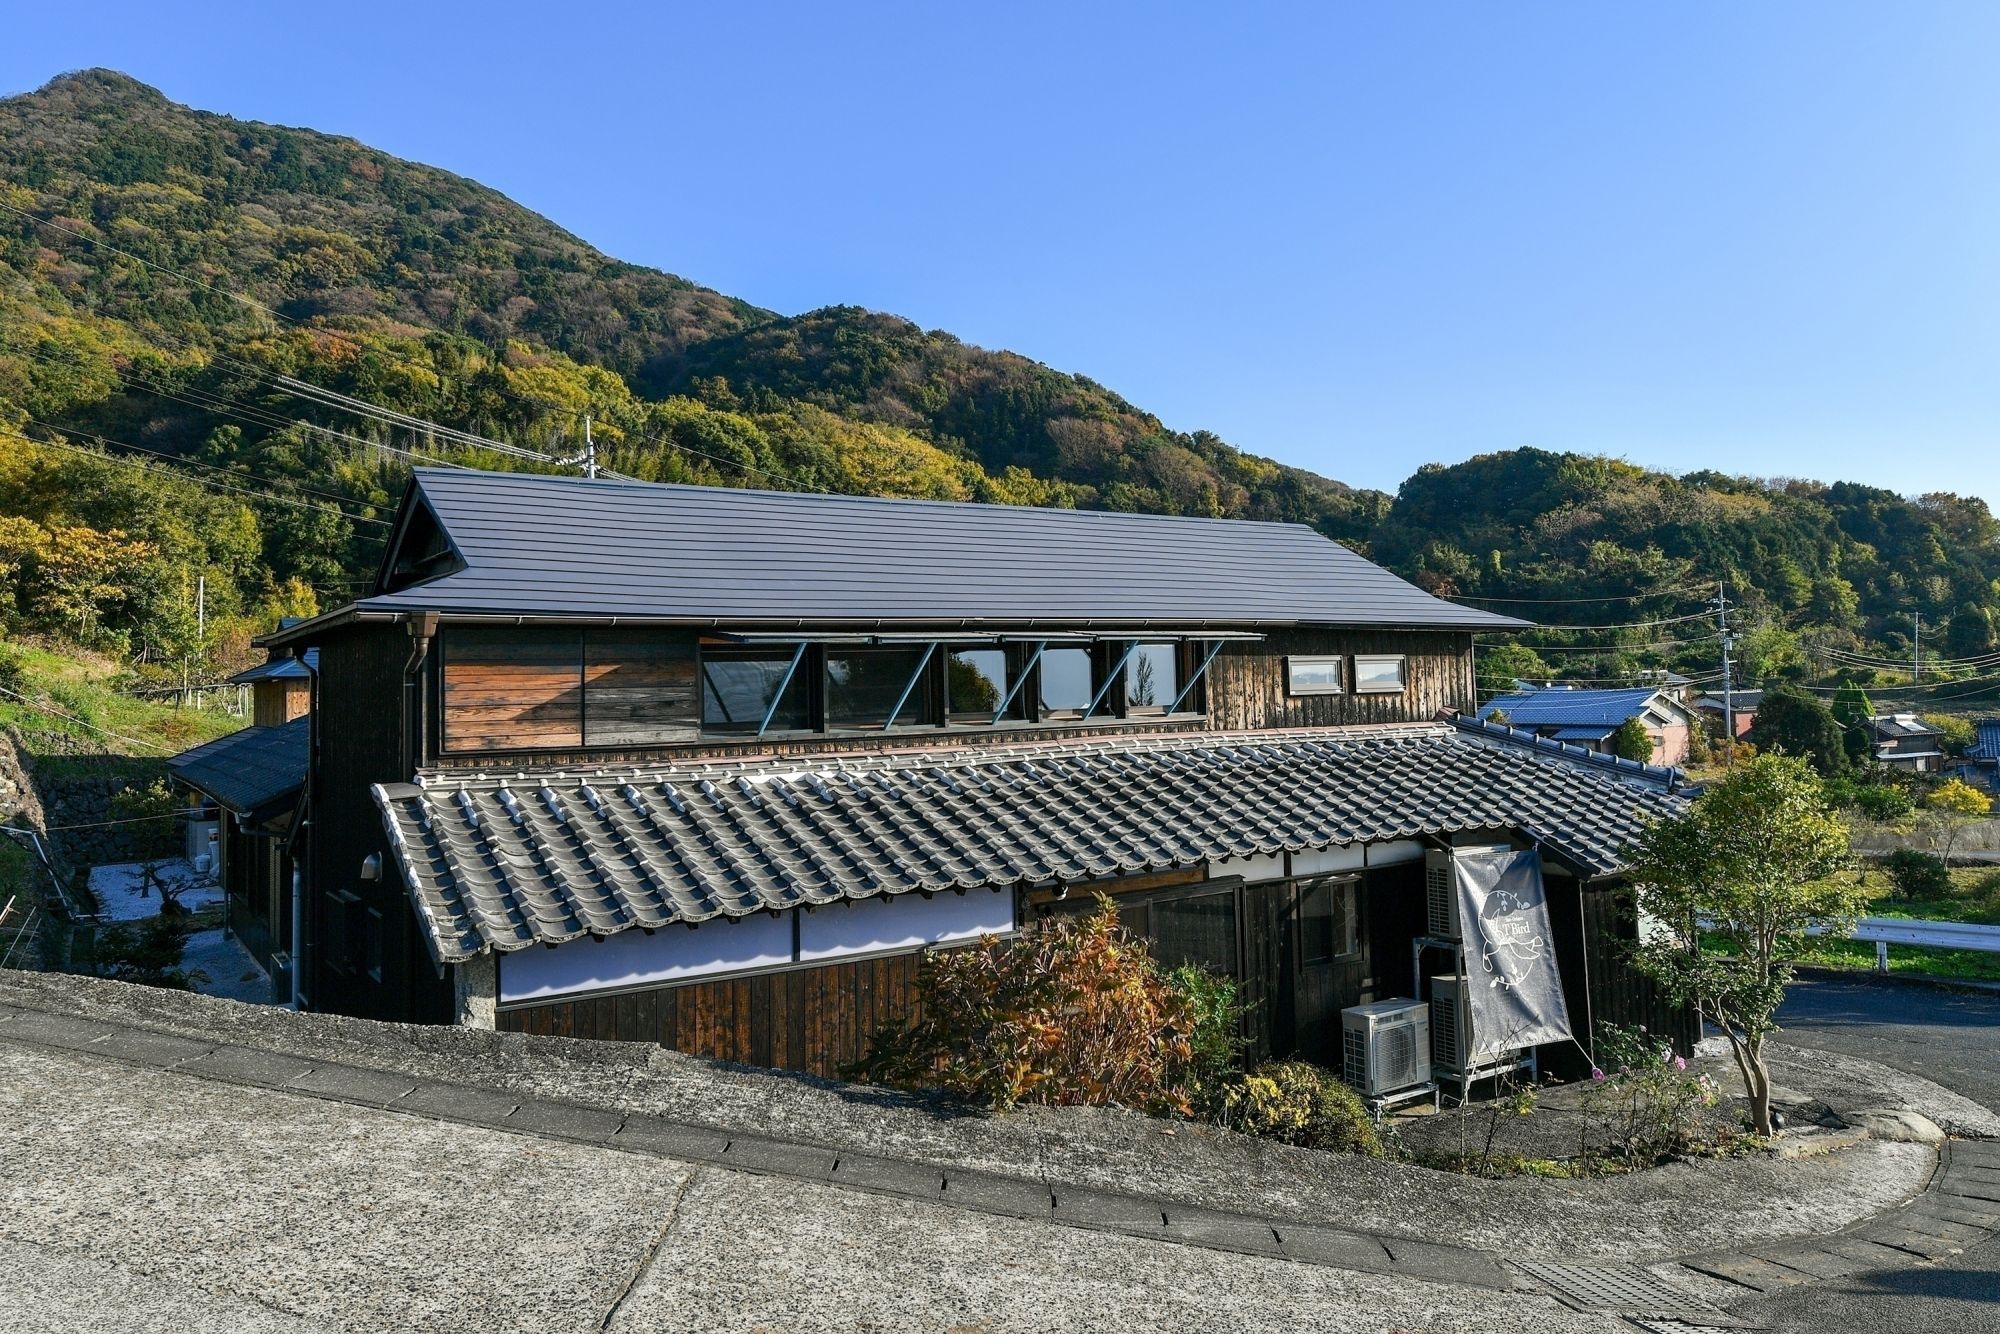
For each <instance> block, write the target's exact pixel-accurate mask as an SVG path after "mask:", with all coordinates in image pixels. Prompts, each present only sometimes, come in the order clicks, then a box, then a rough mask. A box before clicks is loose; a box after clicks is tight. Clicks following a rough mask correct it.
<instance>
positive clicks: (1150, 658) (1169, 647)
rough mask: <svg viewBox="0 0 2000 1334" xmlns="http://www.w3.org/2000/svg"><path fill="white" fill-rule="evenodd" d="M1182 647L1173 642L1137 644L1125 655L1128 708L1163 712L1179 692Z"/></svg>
mask: <svg viewBox="0 0 2000 1334" xmlns="http://www.w3.org/2000/svg"><path fill="white" fill-rule="evenodd" d="M1180 679H1181V664H1180V649H1179V647H1178V646H1176V645H1174V644H1134V645H1133V646H1132V653H1131V656H1130V657H1128V658H1126V659H1125V712H1126V714H1127V715H1129V716H1133V717H1144V716H1146V715H1147V714H1163V713H1165V712H1166V711H1167V710H1168V709H1170V708H1172V707H1173V705H1174V700H1175V699H1176V698H1178V697H1179V695H1180Z"/></svg>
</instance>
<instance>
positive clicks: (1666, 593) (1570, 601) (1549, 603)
mask: <svg viewBox="0 0 2000 1334" xmlns="http://www.w3.org/2000/svg"><path fill="white" fill-rule="evenodd" d="M1707 587H1708V585H1707V584H1687V585H1684V586H1683V587H1680V588H1662V589H1658V590H1656V591H1654V592H1651V593H1630V594H1626V595H1623V596H1608V597H1600V598H1503V597H1482V596H1478V595H1475V594H1471V593H1460V594H1458V595H1457V597H1456V600H1457V601H1459V602H1506V603H1510V604H1518V605H1521V606H1535V607H1567V606H1577V605H1580V604H1583V603H1593V602H1596V603H1606V602H1646V601H1650V600H1651V599H1653V598H1664V597H1673V596H1675V595H1676V594H1680V593H1689V592H1693V591H1696V590H1698V589H1705V588H1707Z"/></svg>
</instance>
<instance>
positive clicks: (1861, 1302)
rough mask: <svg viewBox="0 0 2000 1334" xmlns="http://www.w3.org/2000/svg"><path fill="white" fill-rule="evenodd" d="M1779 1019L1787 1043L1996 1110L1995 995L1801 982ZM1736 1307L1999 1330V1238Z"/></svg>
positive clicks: (1858, 1326)
mask: <svg viewBox="0 0 2000 1334" xmlns="http://www.w3.org/2000/svg"><path fill="white" fill-rule="evenodd" d="M1779 1021H1780V1022H1781V1023H1783V1024H1784V1026H1785V1032H1784V1034H1783V1035H1782V1036H1783V1039H1784V1040H1785V1041H1787V1042H1791V1043H1795V1044H1797V1045H1799V1046H1803V1047H1820V1048H1823V1049H1825V1050H1828V1051H1835V1052H1842V1053H1845V1054H1847V1055H1851V1056H1862V1057H1866V1058H1867V1059H1869V1060H1871V1061H1879V1062H1881V1063H1882V1064H1884V1065H1889V1066H1894V1067H1895V1068H1896V1069H1899V1070H1905V1071H1908V1072H1910V1073H1911V1074H1917V1075H1922V1076H1924V1077H1925V1078H1926V1079H1931V1080H1935V1081H1936V1082H1937V1083H1940V1084H1942V1085H1944V1086H1945V1087H1946V1088H1949V1089H1951V1090H1952V1091H1953V1092H1955V1093H1960V1094H1963V1095H1964V1096H1965V1097H1968V1098H1971V1099H1973V1100H1974V1101H1976V1102H1979V1103H1982V1104H1984V1105H1985V1106H1987V1107H1989V1108H1992V1109H1994V1110H1995V1111H2000V995H1988V994H1981V995H1961V994H1959V993H1956V992H1947V991H1938V990H1934V989H1932V988H1929V987H1923V986H1915V985H1911V984H1908V983H1897V982H1889V981H1882V982H1875V981H1865V980H1864V981H1854V982H1847V981H1839V982H1834V981H1810V982H1800V983H1798V984H1796V985H1795V986H1794V987H1793V988H1792V991H1791V993H1790V994H1789V995H1788V996H1787V997H1786V1000H1785V1008H1784V1009H1783V1010H1782V1011H1781V1012H1780V1013H1779ZM1735 1314H1737V1315H1740V1316H1743V1317H1745V1318H1748V1319H1751V1320H1755V1321H1758V1322H1760V1323H1767V1324H1769V1325H1770V1326H1772V1327H1773V1328H1774V1329H1779V1330H1785V1331H1811V1332H1812V1334H1850V1332H1851V1334H1873V1332H1874V1331H1878V1330H1879V1331H1883V1332H1884V1334H1906V1332H1907V1334H2000V1240H1994V1241H1989V1242H1986V1243H1985V1244H1984V1245H1981V1246H1976V1247H1973V1248H1972V1249H1971V1250H1969V1251H1966V1252H1965V1253H1964V1254H1962V1255H1959V1256H1956V1257H1954V1258H1952V1259H1950V1260H1947V1261H1945V1262H1944V1263H1942V1264H1936V1265H1918V1266H1916V1267H1913V1268H1910V1269H1901V1270H1895V1271H1890V1272H1884V1273H1875V1274H1856V1275H1853V1276H1851V1277H1849V1278H1846V1279H1842V1280H1839V1281H1834V1282H1825V1283H1818V1284H1814V1285H1812V1286H1810V1287H1808V1288H1805V1289H1792V1290H1790V1291H1787V1292H1784V1293H1780V1294H1776V1295H1773V1296H1770V1297H1764V1298H1759V1299H1757V1300H1755V1301H1752V1302H1747V1303H1745V1304H1743V1305H1742V1306H1740V1307H1737V1308H1736V1309H1735Z"/></svg>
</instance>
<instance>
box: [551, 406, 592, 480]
mask: <svg viewBox="0 0 2000 1334" xmlns="http://www.w3.org/2000/svg"><path fill="white" fill-rule="evenodd" d="M556 462H557V463H558V464H560V465H562V466H563V467H565V468H573V467H575V466H576V465H577V464H579V463H581V464H582V465H583V475H584V476H585V477H586V478H588V479H589V480H590V481H593V482H594V481H596V480H597V441H596V440H594V439H592V438H591V435H590V414H589V413H587V412H586V413H584V414H583V453H581V454H578V455H577V456H576V457H575V458H573V459H557V460H556Z"/></svg>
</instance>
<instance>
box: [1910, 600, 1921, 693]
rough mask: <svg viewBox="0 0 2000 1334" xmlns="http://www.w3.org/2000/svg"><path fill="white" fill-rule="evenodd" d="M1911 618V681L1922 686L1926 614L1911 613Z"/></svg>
mask: <svg viewBox="0 0 2000 1334" xmlns="http://www.w3.org/2000/svg"><path fill="white" fill-rule="evenodd" d="M1910 616H1911V617H1912V624H1911V626H1910V680H1911V681H1912V682H1913V683H1915V684H1918V685H1921V684H1923V680H1924V614H1923V613H1922V612H1920V611H1913V612H1911V613H1910Z"/></svg>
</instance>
